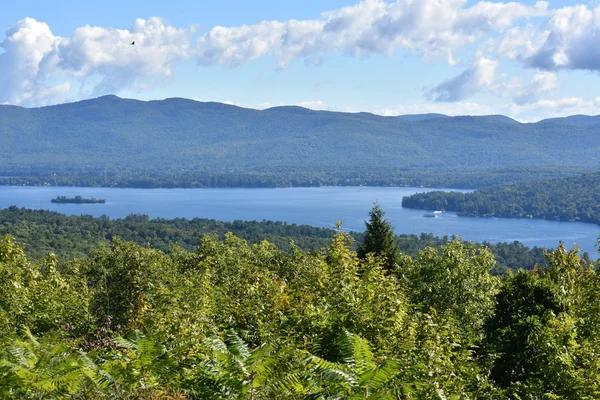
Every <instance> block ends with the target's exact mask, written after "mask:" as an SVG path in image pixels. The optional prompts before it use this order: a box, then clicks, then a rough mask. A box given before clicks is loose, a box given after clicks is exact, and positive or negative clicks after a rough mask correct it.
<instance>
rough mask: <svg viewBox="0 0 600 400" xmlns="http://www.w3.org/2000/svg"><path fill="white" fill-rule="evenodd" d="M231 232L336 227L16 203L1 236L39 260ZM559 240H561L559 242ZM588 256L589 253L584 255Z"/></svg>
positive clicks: (521, 257) (500, 254)
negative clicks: (73, 211) (110, 213)
mask: <svg viewBox="0 0 600 400" xmlns="http://www.w3.org/2000/svg"><path fill="white" fill-rule="evenodd" d="M228 232H232V233H233V234H235V235H236V236H238V237H240V238H242V239H244V240H247V241H248V242H250V243H252V244H257V243H260V242H261V241H263V240H268V241H269V242H271V243H274V244H275V245H277V247H278V248H280V249H282V250H283V251H289V250H290V240H291V241H293V242H294V244H295V245H296V246H298V247H299V248H301V249H303V250H306V251H314V250H319V249H322V248H324V247H326V246H327V244H328V243H329V240H330V239H331V237H332V236H333V234H334V231H333V230H332V229H324V228H316V227H312V226H308V225H296V224H288V223H285V222H274V221H233V222H222V221H215V220H211V219H202V218H194V219H191V220H188V219H185V218H175V219H162V218H156V219H150V218H149V217H148V216H147V215H130V216H128V217H125V218H119V219H110V218H108V217H100V218H94V217H92V216H89V215H83V216H67V215H64V214H60V213H57V212H51V211H44V210H27V209H24V208H17V207H15V206H12V207H9V208H7V209H2V210H0V235H6V234H10V235H12V236H13V237H14V238H15V240H16V241H17V242H18V243H20V244H22V245H23V246H24V248H25V251H26V252H27V254H29V255H30V256H31V257H33V258H34V259H36V260H41V259H43V258H44V257H46V256H47V255H48V254H49V253H55V254H56V255H58V256H59V258H60V259H62V260H70V259H74V258H79V257H84V256H86V255H87V254H89V253H90V252H91V251H93V250H96V249H97V248H98V246H99V245H100V244H101V243H106V244H108V243H109V242H110V241H111V240H112V239H113V238H115V237H120V238H121V239H123V240H125V241H128V242H134V243H136V244H139V245H143V246H149V247H152V248H154V249H158V250H161V251H163V252H170V251H171V250H172V248H173V246H179V247H181V248H183V249H185V250H188V251H193V250H194V249H195V248H196V247H197V246H198V245H199V244H200V243H201V240H202V237H203V235H205V234H214V235H216V236H217V237H219V238H224V237H225V235H226V234H227V233H228ZM350 235H351V236H352V237H353V238H354V240H355V243H361V242H362V241H363V240H364V233H361V232H351V233H350ZM454 239H456V238H455V237H447V236H444V237H436V236H434V235H432V234H430V233H422V234H420V235H408V234H402V235H398V236H396V237H395V238H394V242H395V245H397V246H398V249H399V250H400V251H401V252H404V253H407V254H410V255H415V254H417V253H418V252H419V251H421V250H423V249H424V248H426V247H434V248H440V247H441V246H444V245H447V244H448V243H450V242H451V241H452V240H454ZM557 245H558V243H557ZM481 246H483V247H486V248H488V249H489V250H490V251H491V252H492V253H493V254H494V257H495V259H496V265H495V267H494V270H493V272H494V273H495V274H502V273H504V272H505V270H507V269H518V268H527V269H531V268H533V267H534V266H535V265H536V264H544V262H545V258H544V255H543V253H544V250H543V249H542V248H539V247H534V248H529V247H526V246H524V245H523V244H522V243H520V242H513V243H497V244H493V245H492V244H490V243H482V244H481ZM583 256H584V257H585V258H586V259H587V258H588V255H587V254H584V255H583Z"/></svg>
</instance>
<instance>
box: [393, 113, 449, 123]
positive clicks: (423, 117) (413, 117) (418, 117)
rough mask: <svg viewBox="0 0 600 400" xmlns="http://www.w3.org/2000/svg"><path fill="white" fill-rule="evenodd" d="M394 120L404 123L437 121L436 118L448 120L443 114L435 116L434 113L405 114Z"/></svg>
mask: <svg viewBox="0 0 600 400" xmlns="http://www.w3.org/2000/svg"><path fill="white" fill-rule="evenodd" d="M396 118H398V119H401V120H404V121H412V122H415V121H427V120H429V119H437V118H450V117H448V116H447V115H444V114H435V113H430V114H405V115H398V116H397V117H396Z"/></svg>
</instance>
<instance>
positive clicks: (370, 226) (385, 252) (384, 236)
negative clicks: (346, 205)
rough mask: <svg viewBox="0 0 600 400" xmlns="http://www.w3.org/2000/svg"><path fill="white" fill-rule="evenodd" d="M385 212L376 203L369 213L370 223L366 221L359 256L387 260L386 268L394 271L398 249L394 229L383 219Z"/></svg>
mask: <svg viewBox="0 0 600 400" xmlns="http://www.w3.org/2000/svg"><path fill="white" fill-rule="evenodd" d="M384 216H385V211H383V210H382V209H381V207H380V206H379V204H378V203H375V205H374V206H373V208H372V209H371V211H369V217H370V220H369V222H367V221H365V226H366V232H365V239H364V241H363V243H362V245H361V246H360V247H359V248H358V256H359V257H360V258H365V257H366V256H367V254H369V253H373V254H374V255H376V256H379V257H382V258H384V259H385V267H386V268H387V269H388V271H389V270H392V269H393V267H394V263H395V262H396V256H397V253H398V248H397V247H396V245H395V244H394V227H393V226H392V224H391V223H390V222H389V221H388V220H387V219H384V218H383V217H384Z"/></svg>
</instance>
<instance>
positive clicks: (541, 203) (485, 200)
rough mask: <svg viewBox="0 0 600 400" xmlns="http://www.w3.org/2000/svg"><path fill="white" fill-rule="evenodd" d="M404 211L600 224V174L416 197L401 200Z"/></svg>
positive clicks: (437, 192)
mask: <svg viewBox="0 0 600 400" xmlns="http://www.w3.org/2000/svg"><path fill="white" fill-rule="evenodd" d="M402 207H408V208H421V209H429V210H448V211H456V212H458V213H460V214H461V215H469V216H483V217H489V216H495V217H509V218H511V217H514V218H544V219H553V220H561V221H582V222H592V223H596V224H600V172H596V173H591V174H584V175H579V176H574V177H569V178H561V179H548V180H543V181H538V182H528V183H521V184H514V185H506V186H496V187H490V188H484V189H481V190H477V191H475V192H472V193H459V192H439V191H435V192H428V193H417V194H414V195H412V196H408V197H405V198H404V199H402Z"/></svg>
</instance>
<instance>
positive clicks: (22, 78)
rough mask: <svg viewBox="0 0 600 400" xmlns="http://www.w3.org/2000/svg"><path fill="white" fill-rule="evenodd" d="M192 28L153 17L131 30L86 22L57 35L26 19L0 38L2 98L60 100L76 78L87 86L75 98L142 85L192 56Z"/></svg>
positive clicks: (35, 102)
mask: <svg viewBox="0 0 600 400" xmlns="http://www.w3.org/2000/svg"><path fill="white" fill-rule="evenodd" d="M192 32H193V28H190V29H176V28H173V27H170V26H166V25H165V24H164V22H163V21H162V20H160V19H159V18H150V19H148V20H143V19H137V20H136V21H135V22H134V24H133V25H132V26H131V28H130V29H128V30H121V29H108V28H102V27H93V26H84V27H80V28H77V29H76V30H75V31H74V32H73V34H72V35H71V36H70V37H68V38H64V37H59V36H55V35H53V34H52V32H51V30H50V28H49V27H48V25H47V24H45V23H43V22H38V21H36V20H34V19H32V18H25V19H23V20H21V21H19V22H17V23H16V24H15V25H14V26H13V27H11V28H10V29H9V30H8V31H7V33H6V39H5V40H4V41H3V42H2V43H0V47H2V48H3V49H4V53H2V54H0V87H2V90H1V91H0V102H8V103H12V104H22V105H43V104H49V103H56V102H61V101H64V100H65V99H66V98H67V96H68V94H69V91H70V90H71V87H72V86H71V82H72V81H75V82H79V83H80V84H81V85H82V87H83V88H84V89H83V91H84V93H79V94H78V95H77V96H76V97H87V96H98V95H103V94H108V93H114V92H117V91H119V90H121V89H124V88H129V89H143V88H145V87H148V86H149V85H151V84H152V81H153V80H155V79H161V78H164V77H168V76H169V75H170V74H171V68H172V66H173V65H174V64H175V63H177V62H179V61H180V60H182V59H186V58H189V57H190V54H189V52H190V51H189V49H190V38H191V33H192ZM133 41H135V45H134V46H132V45H130V43H131V42H133Z"/></svg>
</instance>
